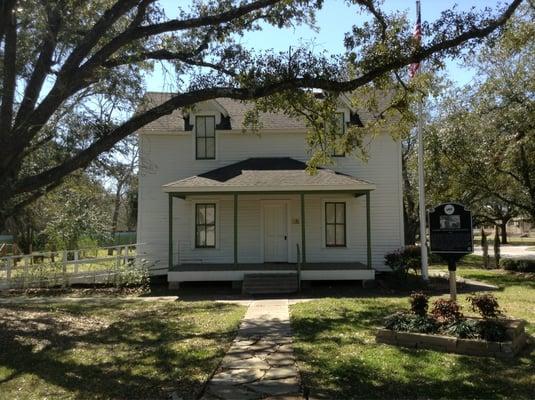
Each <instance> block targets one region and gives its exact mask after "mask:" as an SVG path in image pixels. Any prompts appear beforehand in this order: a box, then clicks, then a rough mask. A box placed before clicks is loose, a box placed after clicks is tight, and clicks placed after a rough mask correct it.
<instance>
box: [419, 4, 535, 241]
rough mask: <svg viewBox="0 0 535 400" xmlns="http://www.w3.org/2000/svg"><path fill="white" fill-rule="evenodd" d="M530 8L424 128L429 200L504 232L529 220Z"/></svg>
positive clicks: (532, 122) (533, 39)
mask: <svg viewBox="0 0 535 400" xmlns="http://www.w3.org/2000/svg"><path fill="white" fill-rule="evenodd" d="M534 60H535V8H533V7H522V8H521V10H519V12H518V13H517V15H515V17H514V18H513V19H511V20H510V21H509V23H508V24H507V30H506V31H505V32H504V34H503V35H502V36H501V37H500V38H499V40H498V41H497V42H496V43H494V45H493V46H489V47H484V48H482V49H481V52H480V55H479V57H478V58H476V59H474V60H473V61H472V63H471V65H472V66H473V67H474V68H475V69H476V72H477V74H476V76H477V77H476V79H475V80H474V82H472V83H471V84H469V85H467V86H465V87H463V88H460V89H455V90H452V91H450V92H449V93H447V94H446V95H445V96H444V98H443V100H442V102H441V103H440V105H439V107H438V110H439V112H438V113H437V115H436V118H435V120H434V121H433V123H432V124H430V125H429V126H428V130H427V132H426V136H427V146H426V150H427V170H428V172H429V173H430V174H431V176H432V179H430V180H429V186H428V189H429V195H430V198H432V199H434V200H435V201H441V200H446V199H457V200H459V201H461V202H463V203H465V204H468V205H470V206H471V207H472V208H473V211H474V212H475V213H476V215H477V216H478V218H479V220H480V221H481V222H487V223H488V222H492V223H494V224H497V225H500V226H501V229H502V242H506V241H507V235H506V223H507V222H508V221H509V219H511V218H512V217H515V216H517V215H519V214H520V215H523V216H529V217H530V218H531V219H532V220H535V63H534Z"/></svg>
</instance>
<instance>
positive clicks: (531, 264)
mask: <svg viewBox="0 0 535 400" xmlns="http://www.w3.org/2000/svg"><path fill="white" fill-rule="evenodd" d="M518 272H535V260H520V262H519V263H518Z"/></svg>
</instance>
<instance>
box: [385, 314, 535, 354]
mask: <svg viewBox="0 0 535 400" xmlns="http://www.w3.org/2000/svg"><path fill="white" fill-rule="evenodd" d="M467 320H475V321H477V320H478V319H476V318H474V319H472V318H468V319H467ZM500 322H501V323H502V324H503V325H504V326H505V329H506V336H507V340H506V341H503V342H494V341H488V340H483V339H462V338H458V337H455V336H445V335H438V334H429V333H415V332H396V331H394V330H391V329H386V328H379V329H378V330H377V335H376V337H375V339H376V341H377V342H378V343H385V344H392V345H395V346H403V347H412V348H419V349H429V350H437V351H445V352H448V353H457V354H468V355H474V356H493V357H513V356H515V355H516V354H518V352H519V351H520V350H521V349H522V348H523V347H524V345H525V344H526V342H527V335H526V333H525V331H524V327H525V325H526V322H525V321H523V320H500Z"/></svg>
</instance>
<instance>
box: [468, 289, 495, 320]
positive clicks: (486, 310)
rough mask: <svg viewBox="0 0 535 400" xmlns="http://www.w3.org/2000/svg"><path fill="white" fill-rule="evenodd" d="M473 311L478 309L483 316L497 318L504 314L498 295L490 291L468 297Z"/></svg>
mask: <svg viewBox="0 0 535 400" xmlns="http://www.w3.org/2000/svg"><path fill="white" fill-rule="evenodd" d="M468 301H469V302H470V304H471V306H472V310H473V311H477V312H478V313H479V314H480V315H481V316H482V317H483V318H497V317H500V316H502V315H503V313H502V311H501V310H500V305H499V304H498V300H497V299H496V297H495V296H494V295H492V294H490V293H486V294H475V295H472V296H469V297H468Z"/></svg>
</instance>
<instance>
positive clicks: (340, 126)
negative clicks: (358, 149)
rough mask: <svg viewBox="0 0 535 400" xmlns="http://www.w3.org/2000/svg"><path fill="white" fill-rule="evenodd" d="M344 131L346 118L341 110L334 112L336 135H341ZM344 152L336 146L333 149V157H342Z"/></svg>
mask: <svg viewBox="0 0 535 400" xmlns="http://www.w3.org/2000/svg"><path fill="white" fill-rule="evenodd" d="M345 133H346V120H345V115H344V113H342V112H339V113H336V136H338V137H342V136H344V135H345ZM345 155H346V153H345V152H344V150H340V149H338V148H337V147H336V146H335V147H334V149H333V153H332V156H333V157H344V156H345Z"/></svg>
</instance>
